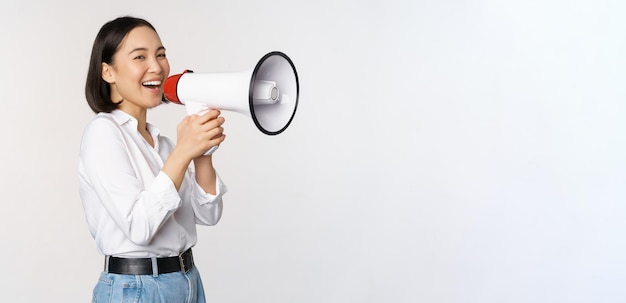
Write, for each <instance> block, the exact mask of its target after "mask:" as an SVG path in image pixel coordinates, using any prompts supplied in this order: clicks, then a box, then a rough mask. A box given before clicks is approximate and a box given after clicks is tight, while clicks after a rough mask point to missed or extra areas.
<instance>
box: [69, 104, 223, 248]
mask: <svg viewBox="0 0 626 303" xmlns="http://www.w3.org/2000/svg"><path fill="white" fill-rule="evenodd" d="M147 128H148V131H149V132H150V134H151V135H152V138H153V139H154V148H153V147H152V146H150V144H148V142H146V140H145V139H144V138H143V137H142V136H141V135H140V134H139V132H138V131H137V121H136V120H135V119H134V118H133V117H132V116H130V115H128V114H126V113H125V112H123V111H121V110H115V111H113V112H111V113H99V114H98V115H96V117H95V118H94V119H93V120H92V121H91V122H90V123H89V124H88V125H87V126H86V127H85V130H84V133H83V137H82V141H81V148H80V157H79V165H78V171H79V178H80V179H79V191H80V196H81V199H82V203H83V208H84V210H85V216H86V220H87V224H88V225H89V231H90V232H91V235H92V236H93V238H94V239H95V241H96V246H97V249H98V251H99V252H100V253H102V254H103V255H111V256H118V257H128V258H140V257H141V258H144V257H167V256H176V255H178V254H179V253H180V252H183V251H185V250H186V249H188V248H190V247H192V246H194V245H195V244H196V241H197V234H196V224H201V225H215V224H217V222H218V221H219V220H220V217H221V215H222V195H223V194H224V193H225V192H226V191H227V188H226V186H225V185H224V184H223V183H222V180H221V179H220V178H219V176H218V177H217V184H216V188H217V193H216V195H211V194H207V193H206V192H205V191H204V190H203V189H202V188H201V187H200V186H199V185H198V183H197V182H196V178H195V172H194V169H193V164H192V165H190V166H189V168H188V169H187V173H186V175H185V177H184V180H183V182H182V184H181V186H180V190H178V191H176V188H175V186H174V183H173V182H172V180H171V179H170V178H169V177H168V176H167V175H166V174H165V173H163V172H162V171H161V168H162V167H163V162H164V160H165V159H167V157H168V156H169V154H170V153H171V152H172V150H173V149H174V144H173V143H172V141H171V140H169V139H168V138H167V137H164V136H161V135H160V131H159V129H157V128H156V127H154V126H153V125H151V124H148V125H147Z"/></svg>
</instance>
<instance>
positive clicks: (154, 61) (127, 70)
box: [102, 26, 170, 114]
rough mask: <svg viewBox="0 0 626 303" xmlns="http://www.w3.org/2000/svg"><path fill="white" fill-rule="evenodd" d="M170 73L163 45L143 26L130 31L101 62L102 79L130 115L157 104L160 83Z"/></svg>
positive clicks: (160, 89)
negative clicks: (108, 57)
mask: <svg viewBox="0 0 626 303" xmlns="http://www.w3.org/2000/svg"><path fill="white" fill-rule="evenodd" d="M169 73H170V65H169V62H168V61H167V58H166V56H165V47H163V44H162V43H161V39H160V38H159V35H158V34H157V33H156V32H155V31H154V30H152V29H151V28H149V27H147V26H139V27H136V28H134V29H133V30H131V31H130V32H129V33H128V35H126V37H125V38H124V40H122V43H121V44H120V46H119V47H118V50H117V52H116V53H115V55H114V56H113V62H112V64H110V65H109V64H107V63H102V79H104V80H105V81H107V82H108V83H109V84H110V86H111V98H112V100H111V101H113V102H119V101H120V100H123V101H124V102H122V103H121V104H120V106H119V108H120V109H122V110H124V111H126V112H128V113H130V114H133V113H137V112H138V111H141V110H145V109H147V108H152V107H155V106H157V105H159V104H161V100H162V96H163V90H162V87H163V83H164V82H165V79H166V77H167V76H168V75H169Z"/></svg>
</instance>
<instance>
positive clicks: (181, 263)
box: [178, 252, 191, 274]
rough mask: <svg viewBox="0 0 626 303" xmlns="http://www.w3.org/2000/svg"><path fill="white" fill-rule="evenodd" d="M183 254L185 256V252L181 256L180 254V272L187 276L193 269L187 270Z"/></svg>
mask: <svg viewBox="0 0 626 303" xmlns="http://www.w3.org/2000/svg"><path fill="white" fill-rule="evenodd" d="M183 254H185V252H181V253H180V254H178V262H180V270H182V271H183V273H185V274H186V273H187V272H188V271H189V269H191V268H187V267H186V266H185V259H184V258H183Z"/></svg>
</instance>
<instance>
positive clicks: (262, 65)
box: [163, 52, 300, 154]
mask: <svg viewBox="0 0 626 303" xmlns="http://www.w3.org/2000/svg"><path fill="white" fill-rule="evenodd" d="M299 86H300V85H299V81H298V74H297V72H296V68H295V66H294V64H293V62H292V61H291V59H290V58H289V57H287V55H285V54H284V53H282V52H270V53H268V54H266V55H265V56H263V57H262V58H261V60H259V62H258V63H257V64H256V66H255V67H254V68H252V69H249V70H245V71H241V72H230V73H194V72H191V71H185V72H184V73H181V74H176V75H172V76H170V77H168V78H167V79H166V80H165V84H164V88H163V90H164V97H165V99H166V100H168V101H171V102H174V103H178V104H183V105H185V107H186V109H187V113H188V114H189V115H191V114H202V113H204V112H206V111H208V110H209V109H211V108H214V109H219V110H226V111H234V112H237V113H240V114H245V115H247V116H250V117H251V118H252V120H253V121H254V124H255V125H256V127H257V128H258V129H259V130H260V131H261V132H263V133H264V134H267V135H277V134H280V133H281V132H283V131H284V130H285V129H287V127H288V126H289V124H291V121H292V120H293V117H294V115H295V113H296V109H297V107H298V97H299V93H300V87H299ZM214 150H215V149H211V150H209V151H208V152H207V153H206V154H210V153H212V152H213V151H214Z"/></svg>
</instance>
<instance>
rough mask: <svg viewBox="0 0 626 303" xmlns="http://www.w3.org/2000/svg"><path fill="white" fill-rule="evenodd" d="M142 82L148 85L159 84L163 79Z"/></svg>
mask: <svg viewBox="0 0 626 303" xmlns="http://www.w3.org/2000/svg"><path fill="white" fill-rule="evenodd" d="M142 84H143V85H146V86H159V85H161V81H146V82H144V83H142Z"/></svg>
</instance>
